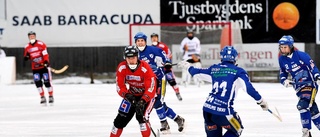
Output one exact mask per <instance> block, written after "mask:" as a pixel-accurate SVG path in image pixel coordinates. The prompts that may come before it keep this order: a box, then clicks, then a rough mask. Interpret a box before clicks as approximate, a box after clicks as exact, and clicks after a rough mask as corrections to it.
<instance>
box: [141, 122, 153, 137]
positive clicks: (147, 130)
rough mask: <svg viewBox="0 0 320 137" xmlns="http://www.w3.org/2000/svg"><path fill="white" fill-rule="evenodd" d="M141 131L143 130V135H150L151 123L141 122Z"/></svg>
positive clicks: (145, 136) (144, 136)
mask: <svg viewBox="0 0 320 137" xmlns="http://www.w3.org/2000/svg"><path fill="white" fill-rule="evenodd" d="M140 131H141V135H142V137H150V134H151V131H150V127H149V124H147V123H141V124H140Z"/></svg>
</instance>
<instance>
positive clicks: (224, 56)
mask: <svg viewBox="0 0 320 137" xmlns="http://www.w3.org/2000/svg"><path fill="white" fill-rule="evenodd" d="M220 58H221V61H222V62H223V61H228V62H233V63H235V62H236V61H237V58H238V52H237V50H236V49H235V48H234V47H233V46H225V47H224V48H223V49H222V50H221V51H220Z"/></svg>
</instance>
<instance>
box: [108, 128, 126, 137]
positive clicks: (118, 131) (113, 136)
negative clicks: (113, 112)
mask: <svg viewBox="0 0 320 137" xmlns="http://www.w3.org/2000/svg"><path fill="white" fill-rule="evenodd" d="M122 130H123V129H119V128H116V127H115V126H113V127H112V131H111V133H110V137H120V135H121V133H122Z"/></svg>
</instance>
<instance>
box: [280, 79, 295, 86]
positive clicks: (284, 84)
mask: <svg viewBox="0 0 320 137" xmlns="http://www.w3.org/2000/svg"><path fill="white" fill-rule="evenodd" d="M291 83H293V81H291V80H288V79H286V80H285V81H284V82H283V83H282V85H283V86H284V87H286V88H287V87H289V86H291V85H292V84H291Z"/></svg>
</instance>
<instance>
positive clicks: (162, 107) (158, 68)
mask: <svg viewBox="0 0 320 137" xmlns="http://www.w3.org/2000/svg"><path fill="white" fill-rule="evenodd" d="M134 40H135V44H136V45H137V47H138V49H139V51H140V52H139V59H140V60H144V61H146V62H147V63H148V64H149V65H150V66H151V68H152V69H153V72H154V73H155V74H156V76H157V80H158V84H157V87H158V90H157V97H156V101H155V103H154V108H155V109H156V112H157V115H158V117H159V119H160V122H161V128H160V131H161V132H163V133H170V126H169V124H168V122H167V117H169V118H171V119H173V120H174V121H175V122H176V123H177V124H178V130H179V131H180V132H182V131H183V129H184V121H185V120H184V118H182V117H181V116H179V115H177V114H176V113H175V112H174V111H173V110H172V109H171V108H170V107H168V106H167V105H166V103H165V102H164V96H165V90H166V87H165V86H162V85H164V84H165V83H166V80H165V77H164V72H163V68H166V69H171V67H172V64H171V62H170V61H169V59H168V58H167V57H166V55H165V52H164V51H163V50H162V49H160V48H157V47H154V46H147V36H146V35H145V34H144V33H142V32H138V33H137V34H136V35H135V36H134Z"/></svg>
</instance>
